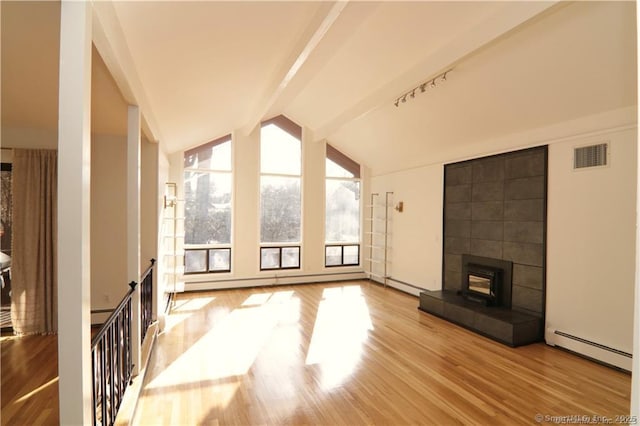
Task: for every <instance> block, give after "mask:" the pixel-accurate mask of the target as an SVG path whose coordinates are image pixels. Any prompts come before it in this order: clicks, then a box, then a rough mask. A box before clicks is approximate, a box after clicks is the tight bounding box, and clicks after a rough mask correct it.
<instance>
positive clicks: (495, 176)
mask: <svg viewBox="0 0 640 426" xmlns="http://www.w3.org/2000/svg"><path fill="white" fill-rule="evenodd" d="M502 180H504V158H502V157H495V158H484V159H480V160H475V161H473V183H474V184H476V183H482V182H498V181H502Z"/></svg>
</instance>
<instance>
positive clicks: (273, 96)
mask: <svg viewBox="0 0 640 426" xmlns="http://www.w3.org/2000/svg"><path fill="white" fill-rule="evenodd" d="M347 4H348V1H338V2H336V3H334V4H333V6H332V7H331V8H330V9H329V10H328V11H326V12H323V13H322V15H323V16H322V19H316V20H315V21H314V22H313V23H312V24H311V25H310V27H312V28H310V30H308V31H307V32H306V35H307V37H305V36H303V37H302V39H301V40H300V42H299V43H298V45H297V46H296V49H295V51H294V53H292V54H291V55H290V56H289V60H288V61H287V62H286V63H285V64H284V65H283V66H282V67H281V72H280V73H279V75H278V76H277V78H276V79H274V80H275V81H273V82H272V84H270V86H269V87H270V89H269V92H270V93H267V94H265V96H262V97H261V98H260V99H264V101H259V104H258V107H257V108H256V109H255V111H254V113H253V114H252V115H251V117H250V119H249V122H248V124H247V126H246V127H245V129H244V133H245V135H248V134H249V133H251V132H252V131H253V129H254V128H255V127H256V126H257V125H258V124H259V123H260V122H261V121H262V120H263V119H264V118H265V117H264V115H265V114H266V113H267V111H269V109H270V108H271V107H272V106H273V105H274V104H275V103H276V102H277V101H278V99H279V98H280V96H281V95H282V93H283V92H284V91H285V90H286V88H287V87H288V86H289V84H290V83H291V81H292V80H293V79H294V78H295V77H296V76H297V75H298V71H299V70H300V68H301V67H302V66H303V65H304V63H305V62H306V61H307V59H308V58H309V56H311V54H312V53H313V51H314V50H315V48H316V47H317V46H318V44H320V42H321V41H322V39H323V38H324V36H325V35H326V34H327V32H328V31H329V30H330V29H331V26H332V25H333V24H334V23H335V22H336V20H337V19H338V17H339V16H340V14H341V13H342V11H343V10H344V9H345V7H346V6H347Z"/></svg>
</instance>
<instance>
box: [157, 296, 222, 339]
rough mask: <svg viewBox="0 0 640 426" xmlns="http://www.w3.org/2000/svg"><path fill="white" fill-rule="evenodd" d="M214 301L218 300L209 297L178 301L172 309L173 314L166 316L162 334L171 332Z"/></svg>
mask: <svg viewBox="0 0 640 426" xmlns="http://www.w3.org/2000/svg"><path fill="white" fill-rule="evenodd" d="M214 300H216V298H215V297H212V296H207V297H194V298H190V299H188V300H178V301H176V302H175V304H174V306H173V307H172V308H171V313H170V314H169V315H166V316H165V326H164V330H163V331H162V332H163V333H168V332H170V331H171V330H172V329H173V328H174V327H176V326H177V325H179V324H180V323H182V322H183V321H185V320H186V319H187V318H189V317H190V316H191V315H193V314H194V313H196V312H198V311H200V310H202V309H203V308H204V307H205V306H207V305H208V304H210V303H211V302H213V301H214Z"/></svg>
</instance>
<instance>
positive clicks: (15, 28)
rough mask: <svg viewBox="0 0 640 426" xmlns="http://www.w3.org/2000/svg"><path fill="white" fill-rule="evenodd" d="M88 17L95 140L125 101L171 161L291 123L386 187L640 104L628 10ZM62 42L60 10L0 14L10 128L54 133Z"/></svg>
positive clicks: (112, 126)
mask: <svg viewBox="0 0 640 426" xmlns="http://www.w3.org/2000/svg"><path fill="white" fill-rule="evenodd" d="M93 4H94V11H95V17H96V19H94V42H95V45H96V47H97V50H98V51H99V52H100V55H101V56H102V58H104V63H105V64H106V67H105V66H104V64H103V63H102V61H101V59H98V60H97V61H94V64H95V65H94V72H93V75H94V80H95V81H94V85H93V87H94V96H93V97H94V102H93V105H94V108H95V109H96V111H94V116H93V118H94V124H93V127H94V131H98V132H105V133H119V134H122V133H124V132H125V130H124V129H125V125H126V108H125V105H126V103H125V101H124V100H126V101H128V102H131V103H136V104H138V105H140V107H141V110H142V113H143V115H144V119H145V130H146V133H147V135H148V137H149V138H150V139H154V140H159V141H160V143H161V144H162V145H163V147H164V149H165V150H166V151H168V152H175V151H180V150H183V149H185V148H190V147H193V146H196V145H198V144H201V143H204V142H207V141H209V140H212V139H215V138H217V137H220V136H223V135H225V134H228V133H230V132H231V131H234V130H235V131H241V132H244V133H248V132H250V131H251V130H252V129H253V128H255V126H256V125H258V124H259V123H260V121H262V120H264V119H268V118H270V117H272V116H275V115H278V114H285V115H287V116H288V117H290V118H291V119H293V120H295V121H297V122H298V123H299V124H301V125H303V126H306V127H307V128H308V129H310V130H311V131H312V132H313V133H314V135H315V139H323V138H326V139H327V140H328V141H329V142H330V143H332V144H333V145H335V146H336V147H337V148H338V149H340V150H342V151H344V152H345V153H347V154H349V155H351V156H352V157H353V158H354V159H356V160H357V161H360V162H362V163H363V164H365V165H367V166H369V167H371V169H372V170H373V172H374V174H380V173H385V172H389V171H393V170H400V169H404V168H408V167H412V166H417V165H421V164H426V163H429V162H433V161H435V159H446V157H447V155H448V153H450V152H451V151H452V150H453V149H454V148H458V149H459V148H460V147H464V146H465V145H469V144H473V143H474V142H478V141H480V140H483V139H486V138H491V137H496V136H500V135H505V134H508V133H512V132H516V131H522V130H525V129H529V128H534V127H537V126H541V125H545V124H551V123H556V122H560V121H563V120H569V119H572V118H576V117H579V116H584V115H588V114H592V113H596V112H601V111H607V110H610V109H615V108H620V107H625V106H630V105H636V104H637V99H636V80H637V71H636V70H637V66H636V58H637V48H636V45H635V42H636V36H635V31H636V21H635V2H624V3H616V2H605V3H599V2H586V3H571V4H560V5H554V3H544V2H427V1H424V2H419V1H418V2H392V1H380V2H359V1H352V2H348V3H347V2H340V3H330V2H312V1H298V2H296V1H289V2H271V1H257V2H247V1H237V2H217V1H210V2H185V1H180V2H178V1H175V2H169V1H160V2H153V1H149V2H133V1H125V2H104V1H100V2H94V3H93ZM56 9H57V10H58V12H57V14H56ZM58 31H59V3H56V2H54V3H51V2H47V3H30V5H29V6H26V5H25V4H24V2H21V3H20V4H19V5H15V4H14V3H12V2H5V1H3V2H2V88H3V90H2V103H3V105H2V120H3V123H2V124H3V126H5V125H7V126H17V127H20V126H34V127H43V126H51V125H52V122H53V126H54V127H55V121H57V113H56V109H57V55H58V53H57V52H58V50H57V41H56V40H57V39H56V34H57V33H58ZM25 52H33V54H29V53H25ZM451 67H453V71H452V72H451V73H450V75H449V76H448V82H447V83H446V84H445V85H443V86H441V87H438V88H436V89H434V90H432V91H428V92H427V93H425V94H422V95H418V96H416V98H415V99H413V100H410V101H408V102H407V103H406V104H402V105H401V107H399V108H396V107H395V106H394V105H393V101H394V100H395V99H396V98H397V97H398V96H399V95H401V94H402V93H404V92H405V91H407V90H409V89H411V88H412V87H415V86H416V85H418V84H420V83H422V82H423V81H426V80H427V79H430V78H432V77H434V76H436V75H437V74H439V73H440V72H442V71H444V70H447V69H449V68H451ZM107 69H108V72H107ZM111 76H113V77H111ZM34 82H37V83H34ZM600 82H602V83H600Z"/></svg>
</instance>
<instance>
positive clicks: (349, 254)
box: [324, 145, 360, 266]
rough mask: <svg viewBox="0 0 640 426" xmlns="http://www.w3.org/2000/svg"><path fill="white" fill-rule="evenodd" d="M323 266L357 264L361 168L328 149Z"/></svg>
mask: <svg viewBox="0 0 640 426" xmlns="http://www.w3.org/2000/svg"><path fill="white" fill-rule="evenodd" d="M325 190H326V194H325V195H326V196H325V200H326V208H325V241H326V243H325V257H324V264H325V266H354V265H359V264H360V165H359V164H358V163H356V162H355V161H353V160H352V159H350V158H349V157H347V156H346V155H344V154H342V153H341V152H340V151H338V150H337V149H335V148H334V147H332V146H331V145H327V159H326V185H325Z"/></svg>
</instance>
